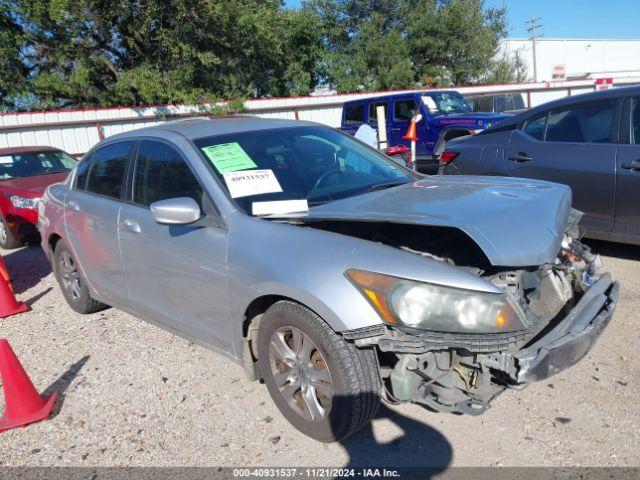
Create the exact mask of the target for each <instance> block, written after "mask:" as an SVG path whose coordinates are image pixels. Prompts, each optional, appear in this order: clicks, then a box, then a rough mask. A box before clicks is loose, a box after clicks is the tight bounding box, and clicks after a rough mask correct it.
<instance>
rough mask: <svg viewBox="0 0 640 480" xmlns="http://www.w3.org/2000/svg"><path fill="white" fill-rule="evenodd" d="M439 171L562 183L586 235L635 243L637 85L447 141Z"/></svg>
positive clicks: (560, 103)
mask: <svg viewBox="0 0 640 480" xmlns="http://www.w3.org/2000/svg"><path fill="white" fill-rule="evenodd" d="M439 173H440V174H442V175H462V174H464V175H468V174H469V175H502V176H512V177H525V178H537V179H543V180H550V181H553V182H558V183H563V184H566V185H569V186H570V187H571V189H572V191H573V201H574V207H575V208H577V209H578V210H582V211H583V212H585V216H584V218H583V220H582V225H583V226H584V227H585V229H586V236H587V237H590V238H599V239H604V240H613V241H619V242H624V243H633V244H640V214H639V213H640V211H639V210H638V205H640V87H629V88H619V89H614V90H609V91H606V92H597V93H589V94H584V95H576V96H573V97H567V98H563V99H561V100H557V101H554V102H550V103H547V104H544V105H541V106H539V107H536V108H533V109H531V110H529V111H527V112H524V113H521V114H520V115H516V116H514V117H513V118H511V119H509V120H506V121H505V122H503V123H501V124H499V125H496V126H495V127H492V128H489V129H487V130H485V131H483V132H481V133H479V134H477V135H474V136H471V137H465V138H463V139H460V140H459V141H456V140H453V141H452V142H450V143H449V145H448V146H447V149H446V151H445V152H444V153H443V154H442V156H441V158H440V170H439Z"/></svg>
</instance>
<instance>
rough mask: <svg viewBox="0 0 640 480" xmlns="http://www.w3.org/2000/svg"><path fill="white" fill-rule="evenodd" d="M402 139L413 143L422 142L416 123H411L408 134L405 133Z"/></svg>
mask: <svg viewBox="0 0 640 480" xmlns="http://www.w3.org/2000/svg"><path fill="white" fill-rule="evenodd" d="M402 138H404V139H405V140H411V141H412V142H417V141H418V140H420V139H419V138H418V133H417V129H416V122H414V121H413V120H411V122H410V123H409V128H408V129H407V133H405V134H404V136H403V137H402Z"/></svg>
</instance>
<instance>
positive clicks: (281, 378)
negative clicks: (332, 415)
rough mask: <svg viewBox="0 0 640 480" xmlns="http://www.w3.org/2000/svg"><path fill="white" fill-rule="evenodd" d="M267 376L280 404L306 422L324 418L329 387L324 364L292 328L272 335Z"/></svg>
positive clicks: (330, 393) (309, 341)
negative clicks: (274, 387)
mask: <svg viewBox="0 0 640 480" xmlns="http://www.w3.org/2000/svg"><path fill="white" fill-rule="evenodd" d="M269 357H270V358H269V363H270V366H271V374H272V375H273V379H274V382H275V384H276V387H277V388H278V391H279V392H280V395H282V398H283V399H284V401H285V402H286V403H287V404H288V405H289V406H290V407H291V408H292V409H293V410H294V411H295V412H296V413H297V414H298V415H300V416H302V417H303V418H305V419H306V420H310V421H313V422H320V421H322V420H324V419H325V418H327V416H328V414H329V412H330V410H331V405H332V403H333V386H332V383H331V374H330V372H329V368H328V366H327V362H326V360H325V358H324V356H323V355H322V353H321V352H320V350H319V349H318V347H317V345H316V344H315V342H314V341H313V340H312V339H311V338H310V337H309V336H308V335H306V334H305V333H304V332H303V331H302V330H300V329H299V328H296V327H282V328H279V329H278V330H276V331H275V332H273V335H272V336H271V342H270V345H269Z"/></svg>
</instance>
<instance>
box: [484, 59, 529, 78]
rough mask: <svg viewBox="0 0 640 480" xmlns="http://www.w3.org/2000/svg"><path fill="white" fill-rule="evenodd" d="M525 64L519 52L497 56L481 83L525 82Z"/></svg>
mask: <svg viewBox="0 0 640 480" xmlns="http://www.w3.org/2000/svg"><path fill="white" fill-rule="evenodd" d="M527 74H528V72H527V64H526V62H525V61H524V59H523V58H522V55H520V52H519V51H515V52H513V54H511V55H509V54H508V53H507V52H504V53H502V54H501V55H499V56H497V58H495V59H494V60H493V62H492V64H491V67H490V68H489V70H488V71H487V72H486V74H485V75H484V76H483V77H482V81H483V83H521V82H524V81H526V80H527Z"/></svg>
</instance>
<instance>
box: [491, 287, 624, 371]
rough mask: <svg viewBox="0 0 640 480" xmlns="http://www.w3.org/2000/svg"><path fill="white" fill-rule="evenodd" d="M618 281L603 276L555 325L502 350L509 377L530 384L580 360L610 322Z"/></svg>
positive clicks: (617, 290) (617, 292) (616, 295)
mask: <svg viewBox="0 0 640 480" xmlns="http://www.w3.org/2000/svg"><path fill="white" fill-rule="evenodd" d="M619 289H620V287H619V285H618V282H614V281H612V280H611V278H609V277H603V278H601V279H600V280H599V281H598V282H596V283H595V284H594V285H593V286H591V288H590V289H589V290H588V291H587V292H586V293H585V294H584V296H583V297H582V298H581V299H580V301H579V302H578V303H577V304H576V306H575V307H574V308H573V309H572V310H571V311H570V312H569V314H568V315H567V316H566V317H565V318H564V319H563V320H562V321H561V322H559V323H558V324H557V325H555V326H554V327H553V328H552V329H551V330H550V331H548V332H547V333H546V334H545V335H544V336H542V337H541V338H539V339H538V340H536V341H535V342H534V343H532V344H531V345H529V346H527V347H526V348H524V349H522V350H518V351H516V352H513V353H503V354H502V355H504V357H505V358H504V360H506V362H505V363H506V364H511V363H512V362H513V365H514V366H515V367H516V373H515V375H512V379H513V380H514V381H516V382H517V383H530V382H536V381H540V380H544V379H545V378H549V377H550V376H552V375H555V374H556V373H559V372H561V371H562V370H565V369H567V368H568V367H570V366H572V365H574V364H575V363H577V362H578V361H580V360H581V359H582V358H583V357H584V356H585V355H586V354H587V353H588V352H589V350H590V349H591V347H592V346H593V344H594V343H595V341H596V340H597V338H598V337H599V336H600V334H601V333H602V332H603V330H604V329H605V328H606V327H607V325H608V324H609V321H610V320H611V317H612V316H613V312H614V310H615V306H616V303H617V301H618V294H619Z"/></svg>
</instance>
